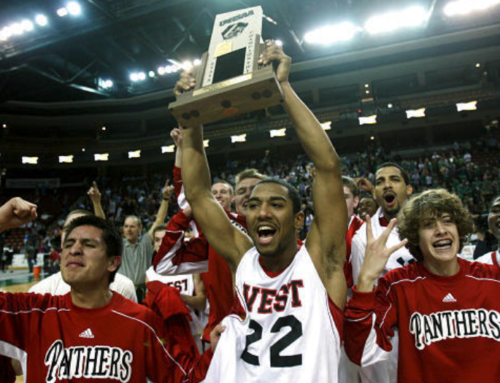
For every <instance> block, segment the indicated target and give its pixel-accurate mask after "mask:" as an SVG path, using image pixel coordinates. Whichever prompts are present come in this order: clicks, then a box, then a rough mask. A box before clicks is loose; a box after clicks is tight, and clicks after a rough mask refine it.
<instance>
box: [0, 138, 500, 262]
mask: <svg viewBox="0 0 500 383" xmlns="http://www.w3.org/2000/svg"><path fill="white" fill-rule="evenodd" d="M342 161H343V165H342V166H343V168H342V170H343V174H344V175H346V176H349V177H352V178H355V179H359V178H366V179H367V180H368V181H370V183H372V184H373V182H374V178H375V175H374V173H375V169H376V168H377V166H378V165H380V164H381V163H383V162H386V161H394V162H396V163H398V164H400V165H401V166H402V167H403V168H404V169H405V170H406V171H407V172H408V174H409V176H410V182H411V185H412V186H413V189H414V192H421V191H423V190H426V189H430V188H445V189H447V190H449V191H450V192H452V193H454V194H457V195H458V196H459V197H460V199H461V200H462V201H463V203H464V205H465V206H466V207H467V208H468V209H469V211H470V212H471V213H472V214H473V217H474V219H475V224H476V229H477V231H478V232H479V233H480V235H485V234H486V232H487V225H486V215H487V211H488V205H489V203H490V202H491V200H492V198H493V197H494V196H496V195H498V194H500V130H499V129H498V128H492V129H491V130H489V131H487V132H486V134H483V135H480V136H479V137H478V138H477V139H476V140H474V141H472V142H469V141H464V142H461V143H458V142H456V141H455V142H453V143H452V144H448V145H446V146H445V148H444V149H436V150H433V151H432V152H429V153H422V154H421V155H418V156H415V157H412V156H405V155H404V154H392V153H386V151H385V150H384V145H383V143H381V142H380V141H379V140H378V138H377V137H375V139H374V140H368V141H367V145H366V146H365V148H364V151H362V152H358V153H354V154H352V155H348V156H344V157H342ZM247 168H255V169H257V170H258V171H259V172H261V173H263V174H266V175H267V176H270V177H277V178H281V179H283V180H286V181H287V182H288V183H290V184H291V185H292V186H294V187H295V188H296V189H297V190H298V191H299V193H300V196H301V197H302V209H303V210H304V212H305V213H306V217H309V219H306V223H305V225H304V228H303V230H302V231H301V232H300V237H301V238H305V236H306V234H307V231H308V223H309V224H310V222H311V221H312V217H313V216H314V208H313V205H312V200H311V184H312V179H313V178H314V169H313V168H312V164H311V163H310V161H309V160H308V158H307V156H305V155H303V154H300V155H297V156H295V157H294V158H283V157H280V156H279V155H275V154H273V153H270V152H269V151H266V155H265V156H263V157H262V158H261V159H260V160H256V159H255V158H253V159H251V160H246V159H244V158H243V159H231V160H228V161H227V162H226V163H224V164H220V165H219V166H218V167H214V168H213V169H212V179H213V181H214V182H215V181H217V180H226V181H228V182H230V183H232V184H233V185H234V177H235V175H236V174H237V173H238V172H240V171H242V170H244V169H247ZM164 177H165V175H163V174H156V173H155V174H151V175H150V176H149V177H147V178H146V177H139V176H124V177H122V179H120V180H115V179H111V178H108V177H98V178H97V184H98V185H99V187H100V194H101V203H102V206H103V207H104V214H105V216H106V217H107V218H108V219H111V220H113V221H114V223H115V224H116V225H117V226H122V225H123V220H124V219H125V217H127V216H129V215H137V216H139V217H141V218H142V220H143V226H144V230H146V228H148V227H149V226H150V225H151V224H152V222H154V219H155V214H156V212H157V210H158V207H159V205H160V203H161V193H162V187H163V185H164V183H165V178H164ZM89 187H90V186H89ZM84 189H85V188H84ZM84 189H83V190H82V189H81V191H84ZM72 194H75V196H72ZM365 194H366V193H365ZM362 196H363V194H362ZM47 200H48V201H49V203H48V204H47V203H44V201H47ZM33 201H35V203H38V204H40V205H41V210H40V211H42V212H44V207H45V206H47V205H48V206H52V205H56V204H58V203H59V202H60V209H59V210H58V212H59V213H60V216H59V218H58V219H56V220H54V221H53V222H52V224H50V220H49V215H47V220H43V217H42V219H41V220H37V221H35V222H32V223H30V224H28V225H26V227H25V228H22V229H17V230H16V231H14V232H13V233H9V232H7V233H4V237H5V239H4V246H5V247H6V252H7V254H8V255H9V254H10V253H11V252H15V253H18V252H23V251H24V249H23V248H24V243H25V242H26V241H27V240H28V239H29V240H31V241H32V242H33V243H34V245H35V247H36V249H37V252H38V253H45V254H47V255H48V254H50V253H53V251H52V250H51V247H53V248H54V249H55V250H57V249H59V247H60V242H59V238H60V230H61V227H62V224H63V222H64V219H63V218H61V217H65V216H66V214H67V213H68V212H69V211H70V210H71V209H74V208H79V209H86V210H89V211H93V205H92V201H91V199H90V198H87V197H85V193H81V196H80V198H78V197H77V196H76V193H75V192H74V191H73V192H72V193H69V194H64V193H61V192H60V190H59V189H53V190H50V189H49V190H47V189H45V188H39V189H37V190H36V192H35V196H34V198H33ZM172 202H173V203H171V204H170V205H169V211H168V217H172V216H173V215H174V214H175V213H177V211H178V209H179V208H178V206H177V204H176V203H175V201H174V200H172ZM49 210H50V209H49ZM50 211H51V212H52V213H53V214H57V212H55V211H53V210H50ZM50 217H53V216H52V215H50ZM486 236H487V234H486ZM9 237H11V239H13V238H16V240H15V241H13V240H11V241H9ZM21 238H22V241H21ZM13 242H14V245H13ZM4 263H5V264H7V263H8V262H7V261H4Z"/></svg>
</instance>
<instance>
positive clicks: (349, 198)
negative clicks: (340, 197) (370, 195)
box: [344, 186, 359, 218]
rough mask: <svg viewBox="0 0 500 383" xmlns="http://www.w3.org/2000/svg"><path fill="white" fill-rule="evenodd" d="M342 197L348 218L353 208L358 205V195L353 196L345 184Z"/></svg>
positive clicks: (352, 212)
mask: <svg viewBox="0 0 500 383" xmlns="http://www.w3.org/2000/svg"><path fill="white" fill-rule="evenodd" d="M344 198H345V203H346V205H347V217H348V218H350V217H351V215H353V214H354V209H356V207H357V206H358V202H359V197H354V195H353V194H352V192H351V189H349V188H348V187H347V186H344Z"/></svg>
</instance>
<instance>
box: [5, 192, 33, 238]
mask: <svg viewBox="0 0 500 383" xmlns="http://www.w3.org/2000/svg"><path fill="white" fill-rule="evenodd" d="M36 209H37V206H36V205H35V204H33V203H31V202H28V201H25V200H24V199H22V198H20V197H14V198H12V199H10V200H9V201H7V202H6V203H5V204H3V205H2V206H1V207H0V232H2V231H4V230H7V229H13V228H16V227H19V226H22V225H24V224H25V223H28V222H31V221H33V220H34V219H35V218H36V217H37V212H36Z"/></svg>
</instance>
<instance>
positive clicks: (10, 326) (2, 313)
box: [0, 293, 58, 350]
mask: <svg viewBox="0 0 500 383" xmlns="http://www.w3.org/2000/svg"><path fill="white" fill-rule="evenodd" d="M57 298H58V297H52V296H51V295H48V294H47V295H40V294H35V293H16V294H12V293H0V341H3V342H5V343H8V344H10V345H13V346H15V347H17V348H20V349H21V350H26V348H27V342H29V341H30V340H31V339H32V336H33V335H32V334H30V324H31V319H32V315H31V313H32V312H33V311H34V309H36V310H37V311H38V312H39V311H41V310H44V309H47V308H49V307H56V306H55V305H53V304H52V305H51V303H53V302H52V301H54V300H56V299H57Z"/></svg>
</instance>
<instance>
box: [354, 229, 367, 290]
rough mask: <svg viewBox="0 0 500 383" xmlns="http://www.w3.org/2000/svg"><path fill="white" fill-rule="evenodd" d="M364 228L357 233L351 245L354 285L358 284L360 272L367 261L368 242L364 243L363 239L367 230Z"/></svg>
mask: <svg viewBox="0 0 500 383" xmlns="http://www.w3.org/2000/svg"><path fill="white" fill-rule="evenodd" d="M363 227H365V226H363ZM363 227H362V228H361V229H359V231H358V232H357V233H356V235H355V236H354V238H353V239H352V245H351V263H352V280H353V283H354V284H357V283H358V277H359V272H360V271H361V266H363V260H364V259H365V250H366V242H365V241H363V237H364V236H365V231H366V230H362V229H363Z"/></svg>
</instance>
